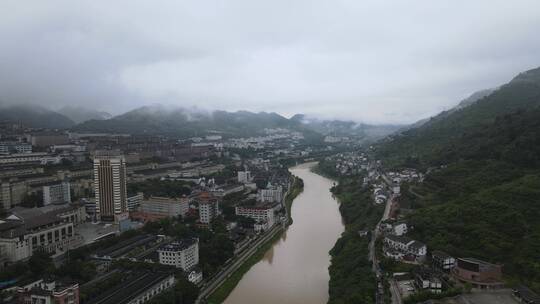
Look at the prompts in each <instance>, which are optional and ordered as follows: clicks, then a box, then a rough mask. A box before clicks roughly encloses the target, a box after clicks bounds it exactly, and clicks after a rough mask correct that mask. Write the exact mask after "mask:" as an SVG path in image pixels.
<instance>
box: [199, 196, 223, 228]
mask: <svg viewBox="0 0 540 304" xmlns="http://www.w3.org/2000/svg"><path fill="white" fill-rule="evenodd" d="M218 214H219V203H218V200H217V199H211V200H208V201H200V202H199V220H200V222H201V223H203V224H210V223H211V222H212V220H213V219H214V218H215V217H216V216H217V215H218Z"/></svg>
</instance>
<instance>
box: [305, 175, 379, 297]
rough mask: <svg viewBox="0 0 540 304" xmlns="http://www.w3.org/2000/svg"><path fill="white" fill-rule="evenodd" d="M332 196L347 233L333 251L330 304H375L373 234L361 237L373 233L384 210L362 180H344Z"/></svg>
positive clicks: (330, 269) (330, 271)
mask: <svg viewBox="0 0 540 304" xmlns="http://www.w3.org/2000/svg"><path fill="white" fill-rule="evenodd" d="M313 171H314V172H317V173H318V172H324V170H321V169H320V168H314V170H313ZM326 173H327V174H325V175H330V176H331V175H332V174H328V172H326ZM332 193H333V194H334V195H335V196H336V197H337V198H338V201H339V203H340V206H339V211H340V213H341V217H342V219H343V222H344V224H345V232H344V233H343V234H342V235H341V237H340V238H339V239H338V240H337V241H336V243H335V245H334V247H333V248H332V250H330V255H331V263H330V267H329V273H330V281H329V283H328V286H329V291H328V293H329V299H328V304H341V303H375V293H376V286H375V282H376V281H375V276H374V274H373V272H372V264H371V261H369V258H368V256H369V241H370V239H369V237H370V234H368V235H367V236H360V234H359V231H361V230H365V231H372V230H373V228H374V227H375V225H376V224H377V222H378V221H379V219H380V218H381V216H382V214H383V212H384V207H383V206H378V205H374V204H373V203H372V199H371V192H370V190H369V189H368V188H364V187H363V185H362V179H361V178H360V177H345V178H340V180H339V182H338V184H337V185H336V186H334V187H333V188H332Z"/></svg>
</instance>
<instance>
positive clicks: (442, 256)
mask: <svg viewBox="0 0 540 304" xmlns="http://www.w3.org/2000/svg"><path fill="white" fill-rule="evenodd" d="M431 263H432V265H433V268H435V269H439V270H442V271H445V272H449V271H450V270H452V268H454V267H455V266H456V259H455V258H453V257H452V256H450V255H449V254H447V253H446V252H443V251H439V250H435V251H433V252H432V253H431Z"/></svg>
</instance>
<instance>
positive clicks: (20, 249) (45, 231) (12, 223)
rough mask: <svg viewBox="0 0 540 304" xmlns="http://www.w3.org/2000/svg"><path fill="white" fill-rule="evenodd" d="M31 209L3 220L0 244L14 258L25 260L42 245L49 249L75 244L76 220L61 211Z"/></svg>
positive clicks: (8, 257)
mask: <svg viewBox="0 0 540 304" xmlns="http://www.w3.org/2000/svg"><path fill="white" fill-rule="evenodd" d="M34 209H37V208H34ZM29 212H30V213H25V214H24V213H23V212H21V214H12V215H10V216H9V217H8V218H6V219H5V220H0V247H3V251H4V253H5V254H6V256H7V259H8V260H9V261H10V262H17V261H22V260H25V259H27V258H29V257H31V256H32V254H33V252H34V251H36V250H37V249H39V248H42V249H44V250H45V251H46V252H49V253H55V252H57V251H65V250H67V249H70V248H73V246H74V241H75V230H74V228H73V223H71V222H68V221H66V219H64V218H61V217H59V216H57V215H53V214H48V213H45V214H43V213H41V212H40V211H35V210H32V211H29ZM37 212H39V214H38V213H37Z"/></svg>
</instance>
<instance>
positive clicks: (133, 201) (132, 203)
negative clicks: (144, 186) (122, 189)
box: [127, 192, 144, 211]
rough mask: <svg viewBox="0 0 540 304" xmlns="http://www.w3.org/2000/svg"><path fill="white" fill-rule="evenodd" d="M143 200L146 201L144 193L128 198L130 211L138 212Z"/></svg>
mask: <svg viewBox="0 0 540 304" xmlns="http://www.w3.org/2000/svg"><path fill="white" fill-rule="evenodd" d="M143 200H144V193H142V192H138V193H137V194H135V195H132V196H128V198H127V208H128V211H136V210H138V209H139V207H140V206H141V203H142V201H143Z"/></svg>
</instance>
